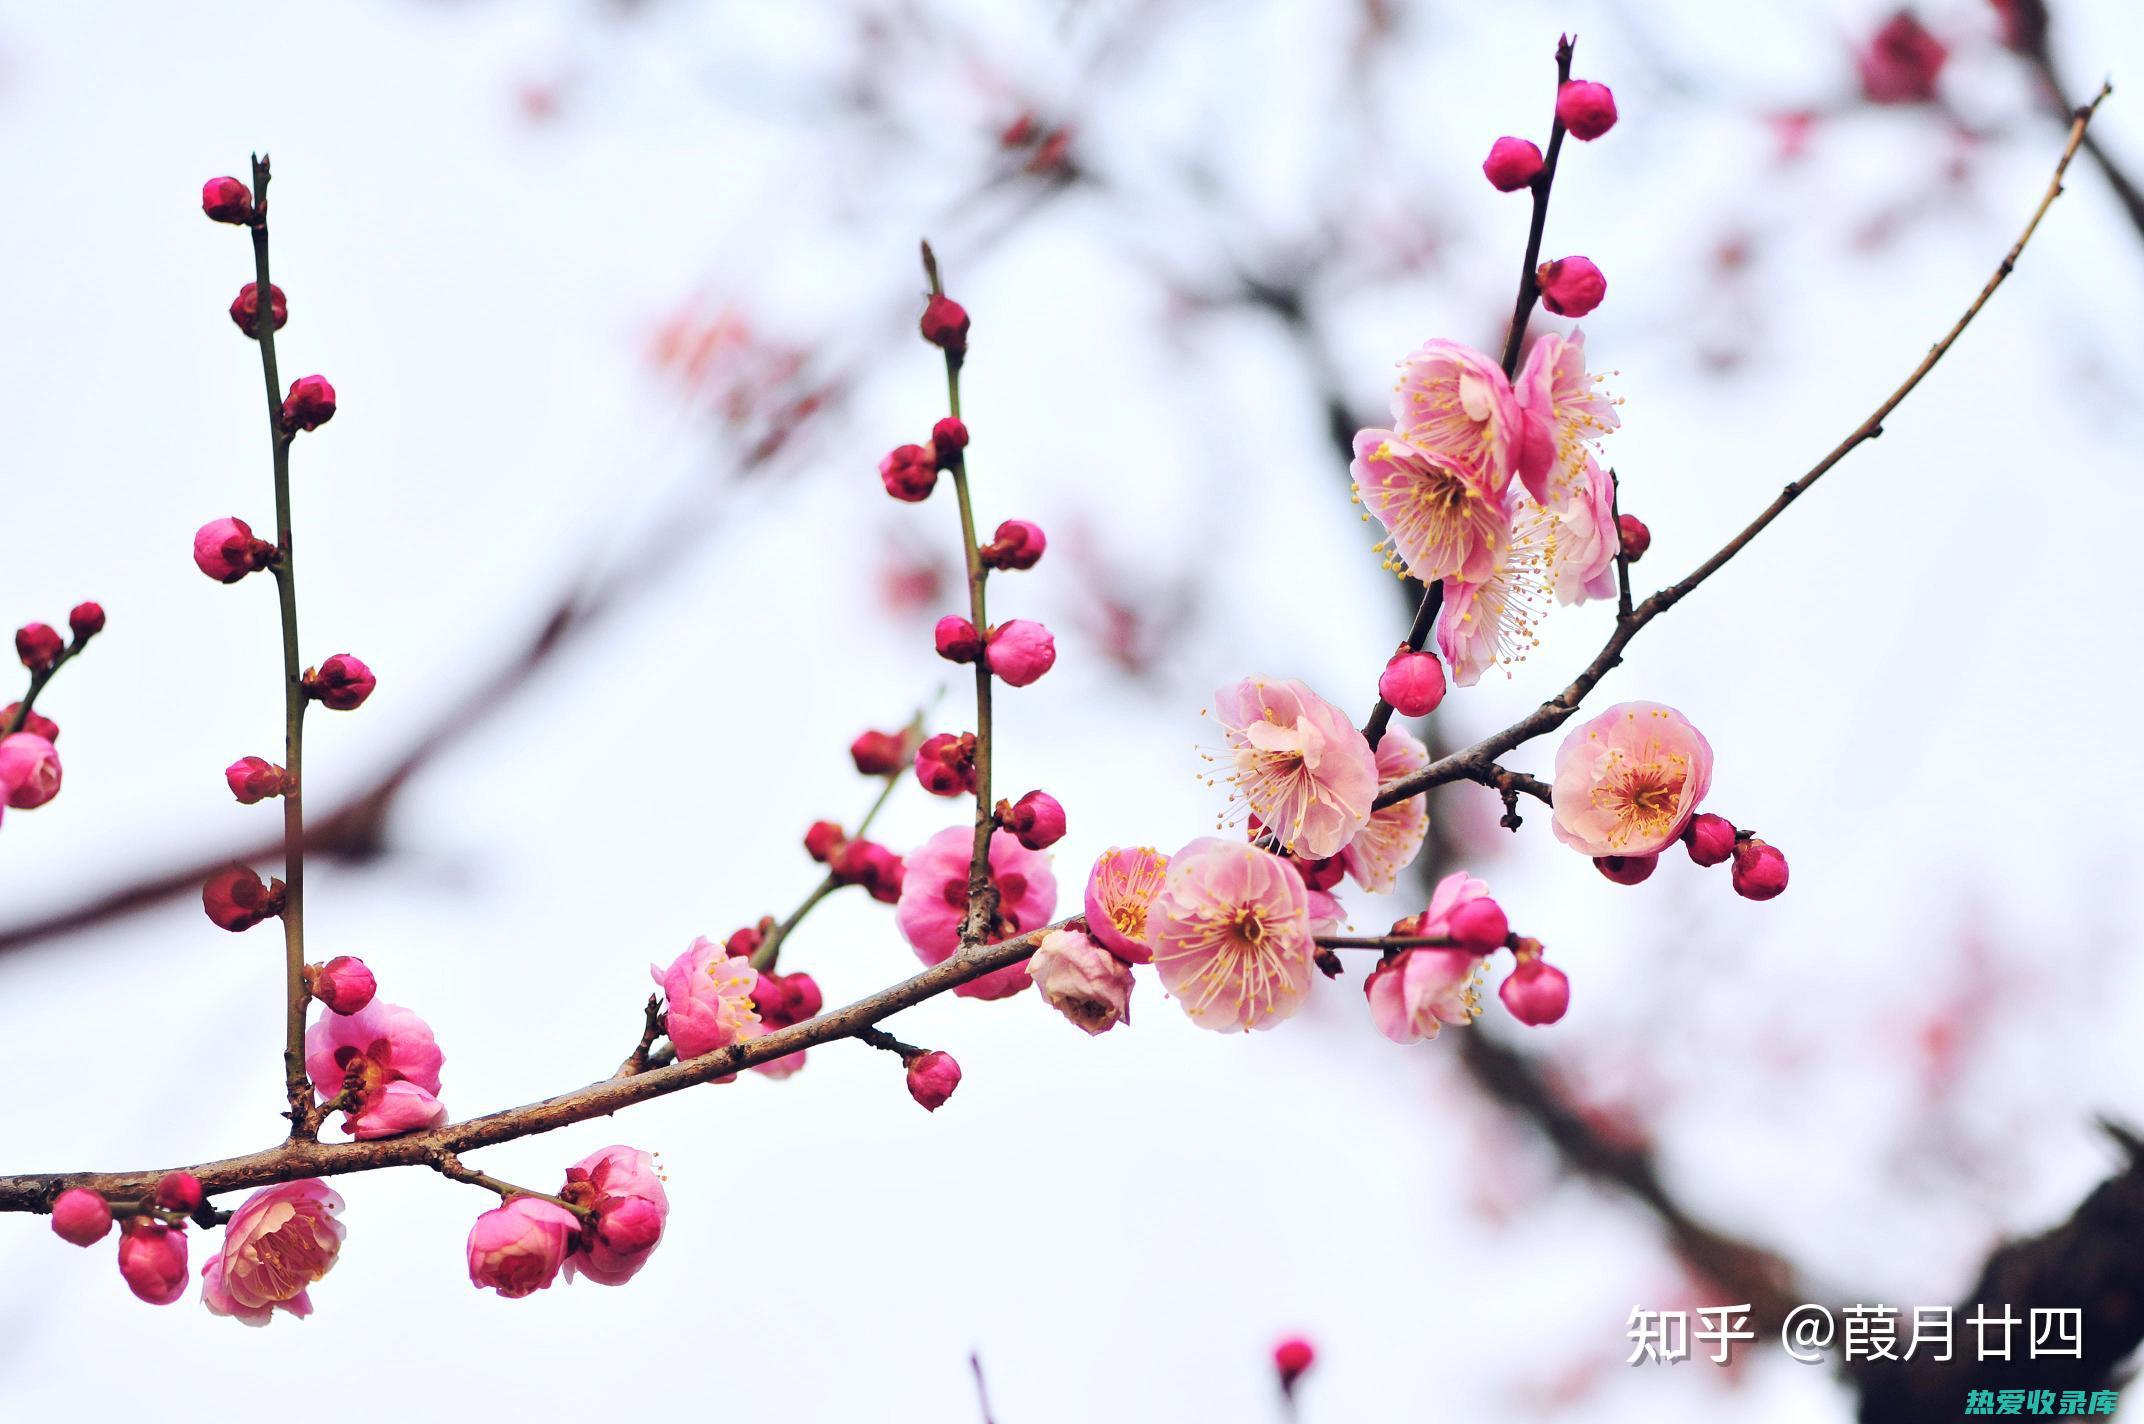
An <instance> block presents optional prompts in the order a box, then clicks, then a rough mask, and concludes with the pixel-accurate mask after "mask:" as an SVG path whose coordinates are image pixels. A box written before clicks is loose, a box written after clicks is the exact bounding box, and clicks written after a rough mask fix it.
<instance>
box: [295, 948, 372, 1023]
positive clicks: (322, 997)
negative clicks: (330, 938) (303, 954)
mask: <svg viewBox="0 0 2144 1424" xmlns="http://www.w3.org/2000/svg"><path fill="white" fill-rule="evenodd" d="M305 982H306V984H307V986H308V987H310V988H311V989H312V991H313V997H314V998H316V999H318V1000H319V1001H320V1004H321V1007H323V1008H325V1009H326V1010H327V1011H328V1012H329V1013H331V1014H354V1013H356V1012H358V1011H359V1010H360V1009H362V1008H364V1007H365V1005H367V1004H369V1003H371V1002H372V996H373V995H374V994H376V993H378V992H379V988H380V985H379V981H378V980H376V979H374V978H373V977H372V971H371V970H370V969H367V968H366V967H365V961H364V960H362V959H358V958H356V957H355V956H352V955H348V954H338V955H336V956H335V957H334V958H333V959H331V960H329V961H328V962H327V963H325V964H310V965H307V966H306V969H305Z"/></svg>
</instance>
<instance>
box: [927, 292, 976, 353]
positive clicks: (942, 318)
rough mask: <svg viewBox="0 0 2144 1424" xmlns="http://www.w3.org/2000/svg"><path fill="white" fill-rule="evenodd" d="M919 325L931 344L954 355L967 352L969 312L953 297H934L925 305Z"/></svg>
mask: <svg viewBox="0 0 2144 1424" xmlns="http://www.w3.org/2000/svg"><path fill="white" fill-rule="evenodd" d="M917 326H918V328H919V329H920V330H921V331H922V332H923V339H924V340H925V341H928V342H929V343H930V344H931V345H933V346H936V347H938V348H939V349H941V350H943V351H945V352H947V353H949V354H951V355H954V356H964V355H966V354H967V351H968V313H967V310H966V309H965V308H964V307H962V306H961V304H960V303H959V302H956V301H954V300H953V299H952V298H951V297H948V296H943V295H939V296H934V297H932V298H931V299H930V301H929V302H928V303H926V304H925V305H924V308H923V320H922V321H921V322H919V323H917Z"/></svg>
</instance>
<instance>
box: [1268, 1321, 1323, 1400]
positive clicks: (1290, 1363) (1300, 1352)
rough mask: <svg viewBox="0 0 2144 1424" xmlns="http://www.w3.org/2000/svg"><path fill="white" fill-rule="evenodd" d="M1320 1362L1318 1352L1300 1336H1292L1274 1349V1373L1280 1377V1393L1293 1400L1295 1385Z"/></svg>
mask: <svg viewBox="0 0 2144 1424" xmlns="http://www.w3.org/2000/svg"><path fill="white" fill-rule="evenodd" d="M1317 1362H1318V1352H1317V1350H1316V1349H1314V1348H1312V1346H1311V1343H1310V1342H1309V1341H1308V1340H1305V1339H1304V1338H1303V1337H1302V1336H1300V1335H1291V1336H1289V1337H1288V1338H1287V1339H1285V1340H1283V1341H1281V1342H1280V1343H1279V1344H1278V1345H1275V1346H1274V1347H1273V1372H1274V1374H1276V1375H1278V1376H1279V1377H1280V1392H1281V1393H1282V1394H1285V1395H1288V1396H1290V1397H1291V1398H1292V1397H1293V1396H1294V1394H1295V1384H1296V1381H1297V1380H1300V1379H1301V1378H1302V1377H1303V1376H1304V1375H1306V1374H1308V1373H1309V1372H1310V1367H1311V1366H1312V1365H1314V1364H1316V1363H1317Z"/></svg>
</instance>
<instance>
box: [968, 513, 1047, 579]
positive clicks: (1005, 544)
mask: <svg viewBox="0 0 2144 1424" xmlns="http://www.w3.org/2000/svg"><path fill="white" fill-rule="evenodd" d="M1047 547H1049V540H1047V539H1045V538H1044V537H1043V535H1042V526H1041V525H1039V524H1035V523H1033V522H1031V521H1029V520H1025V519H1008V520H1006V521H1005V522H1004V523H1003V524H1000V525H999V526H998V532H997V537H996V538H994V539H992V540H991V541H990V542H989V543H987V544H985V545H983V546H982V548H980V549H978V550H977V551H976V552H977V553H978V554H979V555H980V556H981V557H982V561H983V565H984V567H986V568H993V569H1031V568H1033V567H1034V566H1035V565H1036V564H1039V563H1041V562H1042V551H1043V550H1044V549H1045V548H1047Z"/></svg>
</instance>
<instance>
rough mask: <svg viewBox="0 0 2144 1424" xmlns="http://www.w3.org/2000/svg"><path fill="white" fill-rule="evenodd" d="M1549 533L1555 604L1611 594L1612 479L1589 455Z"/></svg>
mask: <svg viewBox="0 0 2144 1424" xmlns="http://www.w3.org/2000/svg"><path fill="white" fill-rule="evenodd" d="M1555 521H1556V522H1555V526H1554V528H1553V529H1551V530H1550V533H1549V554H1548V563H1549V577H1550V578H1551V579H1552V580H1553V586H1554V588H1555V592H1556V601H1557V602H1558V603H1584V602H1586V601H1587V600H1589V599H1595V598H1613V597H1615V593H1616V575H1615V556H1616V553H1617V551H1618V550H1619V549H1620V548H1621V540H1620V536H1619V535H1618V533H1617V531H1616V523H1615V478H1614V476H1612V475H1610V474H1609V473H1608V472H1607V471H1606V470H1603V469H1602V468H1601V467H1600V466H1599V465H1597V464H1595V463H1594V462H1593V461H1592V460H1591V459H1588V460H1587V461H1586V463H1585V470H1584V473H1583V476H1582V478H1581V480H1580V482H1579V485H1578V488H1577V489H1576V490H1574V491H1573V492H1572V494H1571V498H1570V500H1569V502H1568V503H1566V504H1565V505H1564V506H1563V508H1562V509H1560V510H1558V511H1557V512H1556V515H1555Z"/></svg>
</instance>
